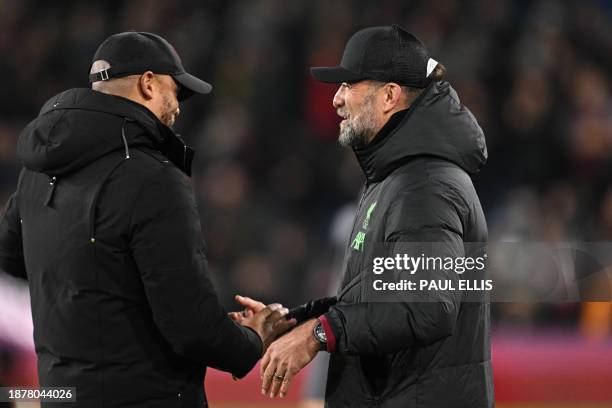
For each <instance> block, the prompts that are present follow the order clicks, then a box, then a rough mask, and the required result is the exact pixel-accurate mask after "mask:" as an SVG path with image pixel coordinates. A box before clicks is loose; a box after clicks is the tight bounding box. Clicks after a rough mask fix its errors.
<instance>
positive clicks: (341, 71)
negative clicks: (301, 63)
mask: <svg viewBox="0 0 612 408" xmlns="http://www.w3.org/2000/svg"><path fill="white" fill-rule="evenodd" d="M310 73H311V74H312V76H313V77H315V79H318V80H319V81H321V82H327V83H331V84H339V83H342V82H357V81H361V80H364V79H366V78H365V77H364V76H363V75H361V74H357V73H355V72H353V71H349V70H348V69H346V68H343V67H341V66H337V67H312V68H310Z"/></svg>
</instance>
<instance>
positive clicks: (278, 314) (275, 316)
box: [266, 308, 289, 324]
mask: <svg viewBox="0 0 612 408" xmlns="http://www.w3.org/2000/svg"><path fill="white" fill-rule="evenodd" d="M287 313H289V310H288V309H286V308H278V309H276V310H275V311H274V312H272V313H270V314H269V315H268V316H267V317H266V321H267V322H268V323H272V324H274V323H276V322H278V321H279V320H281V319H282V320H285V319H284V317H285V316H287Z"/></svg>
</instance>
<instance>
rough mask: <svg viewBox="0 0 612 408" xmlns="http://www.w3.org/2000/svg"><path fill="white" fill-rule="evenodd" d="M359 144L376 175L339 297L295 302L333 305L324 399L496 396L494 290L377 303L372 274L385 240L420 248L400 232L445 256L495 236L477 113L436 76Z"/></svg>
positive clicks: (477, 251) (423, 407) (446, 405)
mask: <svg viewBox="0 0 612 408" xmlns="http://www.w3.org/2000/svg"><path fill="white" fill-rule="evenodd" d="M355 154H356V156H357V159H358V161H359V163H360V165H361V167H362V169H363V171H364V173H365V175H366V179H367V181H366V186H365V189H364V192H363V195H362V198H361V201H360V204H359V209H358V211H357V214H356V216H355V220H354V226H353V231H352V233H351V237H350V241H349V243H348V246H347V250H346V256H345V260H344V271H343V273H344V278H343V283H342V286H341V288H340V290H339V292H338V296H337V299H322V300H320V301H314V302H310V303H309V304H306V305H304V307H302V308H298V309H295V310H293V311H292V314H293V315H294V316H298V317H299V318H300V319H305V318H308V317H314V316H318V315H320V314H321V313H324V312H325V311H327V312H326V313H325V314H324V318H323V320H326V324H324V326H325V325H327V326H328V327H329V329H330V330H329V331H330V332H331V333H330V334H331V335H332V336H331V337H333V338H332V339H331V341H332V343H334V344H332V345H331V346H332V347H333V348H334V350H333V351H332V353H331V359H330V365H329V373H328V381H327V389H326V397H325V399H326V407H329V408H349V407H350V408H358V407H388V408H396V407H397V408H400V407H401V408H417V407H418V408H485V407H486V408H489V407H492V406H494V398H493V378H492V367H491V361H490V339H489V337H490V333H489V330H490V310H489V303H488V299H487V298H486V297H485V296H484V293H483V292H481V294H482V296H474V295H472V296H471V298H470V299H469V301H465V300H466V299H465V298H463V297H462V295H460V294H459V293H458V292H457V291H451V290H445V291H443V290H440V291H432V292H431V293H428V296H429V298H428V301H426V302H414V301H408V300H409V298H406V301H393V302H392V301H389V302H373V301H370V300H369V299H374V297H368V296H372V290H371V288H370V287H368V286H369V285H371V284H372V282H373V279H367V278H366V277H367V276H373V275H372V266H373V257H374V256H375V254H376V253H378V254H379V255H380V247H381V245H383V246H384V245H386V248H385V250H387V251H390V254H391V255H393V253H394V249H393V248H394V245H396V248H397V250H398V251H400V252H398V253H402V252H401V249H402V248H410V246H407V245H406V244H404V245H402V243H437V244H436V245H435V247H431V248H432V249H433V250H434V252H435V253H432V254H426V255H434V256H441V257H443V258H444V257H451V258H457V257H463V256H472V257H478V256H482V255H484V250H485V249H484V245H483V244H476V245H469V244H468V243H485V242H486V241H487V226H486V221H485V218H484V214H483V211H482V208H481V206H480V202H479V200H478V196H477V194H476V191H475V190H474V186H473V184H472V181H471V178H470V174H471V173H476V172H477V171H479V169H480V168H481V167H482V166H483V165H484V163H485V161H486V157H487V151H486V146H485V139H484V135H483V133H482V130H481V129H480V127H479V126H478V123H477V122H476V119H475V118H474V116H473V115H472V114H471V113H470V112H469V110H468V109H467V108H465V107H464V106H463V105H461V103H460V101H459V98H458V97H457V94H456V92H455V91H454V90H453V89H452V87H451V86H450V85H449V84H448V83H447V82H437V83H432V84H431V85H430V86H429V87H428V88H427V89H426V90H425V91H424V92H423V93H422V94H421V95H420V96H419V98H417V100H416V101H415V102H414V103H413V105H412V106H411V107H410V108H409V109H408V110H405V111H402V112H398V113H396V114H395V115H393V116H392V117H391V118H390V120H389V122H388V123H387V124H386V125H385V126H384V127H383V129H382V130H381V131H380V132H379V134H378V135H377V136H376V138H374V140H373V141H372V143H370V144H369V145H368V146H367V147H365V148H363V149H358V150H355ZM425 248H426V246H425ZM421 249H422V248H421ZM377 250H378V252H376V251H377ZM409 255H411V256H416V257H418V256H419V255H420V251H419V253H409ZM419 273H423V274H425V273H429V272H426V271H422V272H419ZM431 273H433V272H431ZM435 273H441V275H431V274H430V275H429V276H427V275H421V276H422V277H424V278H426V279H430V278H431V279H433V278H436V277H438V278H445V279H449V280H454V281H455V282H456V280H457V279H458V275H457V274H456V273H455V272H454V271H450V273H446V272H444V271H437V272H435ZM334 303H335V305H333V304H334ZM328 345H330V343H329V342H328Z"/></svg>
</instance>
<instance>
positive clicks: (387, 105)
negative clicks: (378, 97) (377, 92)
mask: <svg viewBox="0 0 612 408" xmlns="http://www.w3.org/2000/svg"><path fill="white" fill-rule="evenodd" d="M401 101H402V87H401V86H399V85H398V84H396V83H394V82H389V83H386V84H385V85H384V88H383V113H389V112H391V111H392V110H394V109H395V108H396V107H398V106H399V105H400V103H401Z"/></svg>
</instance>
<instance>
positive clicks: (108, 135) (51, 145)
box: [17, 88, 193, 176]
mask: <svg viewBox="0 0 612 408" xmlns="http://www.w3.org/2000/svg"><path fill="white" fill-rule="evenodd" d="M135 146H148V147H151V148H154V149H156V150H160V151H161V152H162V153H163V154H164V155H165V156H166V157H167V158H168V159H169V160H170V161H172V162H173V163H174V164H175V165H176V166H177V167H179V168H180V169H181V170H182V171H183V172H185V173H186V174H187V175H190V172H191V161H192V159H193V151H192V150H191V149H189V148H188V147H187V146H185V144H184V143H183V141H182V140H181V138H180V136H178V135H177V134H176V133H174V131H173V130H172V129H170V128H169V127H167V126H166V125H164V124H163V123H161V122H160V121H159V119H157V117H156V116H155V115H154V114H153V113H152V112H151V111H149V110H148V109H147V108H146V107H144V106H142V105H140V104H138V103H136V102H133V101H131V100H129V99H126V98H122V97H119V96H114V95H107V94H104V93H101V92H97V91H94V90H91V89H88V88H77V89H70V90H68V91H65V92H62V93H60V94H58V95H56V96H54V97H53V98H51V99H49V101H47V102H46V103H45V105H44V106H43V108H42V109H41V111H40V114H39V115H38V117H37V118H36V119H34V120H33V121H32V122H30V123H29V124H28V125H27V126H26V127H25V129H24V130H23V131H22V133H21V135H20V136H19V140H18V142H17V157H18V158H19V160H20V161H21V162H22V164H23V165H24V166H25V167H27V168H28V169H30V170H33V171H36V172H41V173H45V174H48V175H50V176H61V175H63V174H67V173H70V172H73V171H76V170H78V169H80V168H82V167H84V166H86V165H88V164H89V163H91V162H93V161H95V160H97V159H98V158H100V157H102V156H104V155H106V154H108V153H110V152H113V151H116V150H125V152H126V157H129V148H130V147H135Z"/></svg>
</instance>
